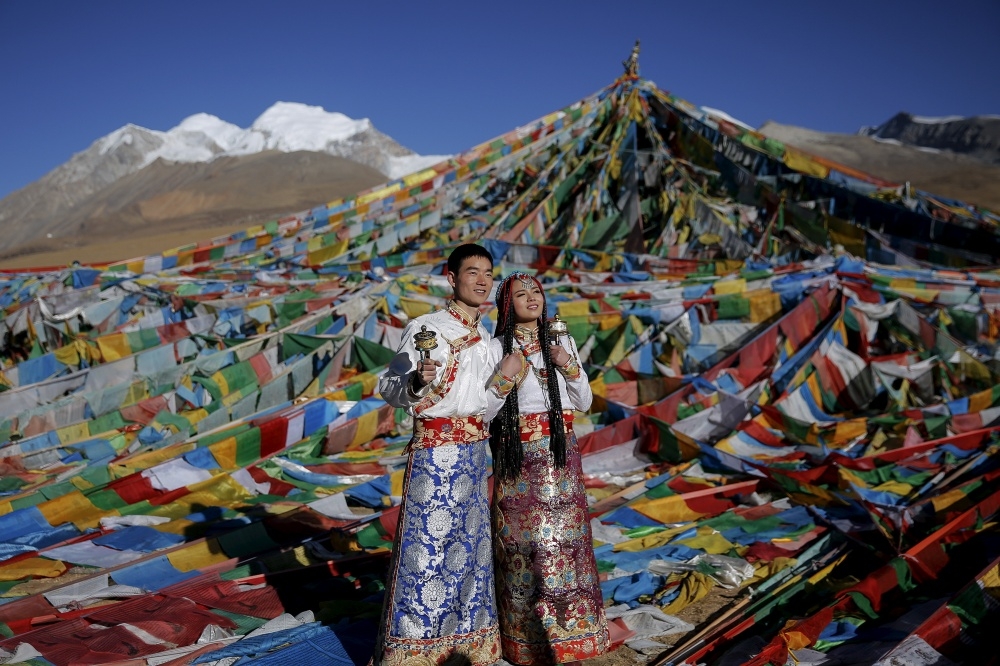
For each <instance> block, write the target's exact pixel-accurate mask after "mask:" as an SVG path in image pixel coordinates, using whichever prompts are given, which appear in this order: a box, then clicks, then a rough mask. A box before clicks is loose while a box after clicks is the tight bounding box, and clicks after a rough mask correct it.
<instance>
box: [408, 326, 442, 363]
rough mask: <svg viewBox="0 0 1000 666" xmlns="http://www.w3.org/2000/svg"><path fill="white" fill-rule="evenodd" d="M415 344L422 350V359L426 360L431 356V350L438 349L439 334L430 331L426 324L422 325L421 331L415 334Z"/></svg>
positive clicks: (419, 350)
mask: <svg viewBox="0 0 1000 666" xmlns="http://www.w3.org/2000/svg"><path fill="white" fill-rule="evenodd" d="M413 346H414V347H416V348H417V351H418V352H420V359H421V360H426V359H429V358H430V357H431V350H432V349H437V346H438V343H437V334H436V333H434V331H428V330H427V327H426V326H421V327H420V332H419V333H414V335H413Z"/></svg>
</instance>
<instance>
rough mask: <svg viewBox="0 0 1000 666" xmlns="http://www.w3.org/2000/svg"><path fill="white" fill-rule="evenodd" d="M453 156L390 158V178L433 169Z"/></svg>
mask: <svg viewBox="0 0 1000 666" xmlns="http://www.w3.org/2000/svg"><path fill="white" fill-rule="evenodd" d="M450 157H451V155H404V156H402V157H390V158H389V174H388V176H389V178H402V177H403V176H408V175H410V174H411V173H416V172H417V171H421V170H422V169H426V168H428V167H432V166H434V165H435V164H439V163H441V162H444V161H445V160H447V159H449V158H450Z"/></svg>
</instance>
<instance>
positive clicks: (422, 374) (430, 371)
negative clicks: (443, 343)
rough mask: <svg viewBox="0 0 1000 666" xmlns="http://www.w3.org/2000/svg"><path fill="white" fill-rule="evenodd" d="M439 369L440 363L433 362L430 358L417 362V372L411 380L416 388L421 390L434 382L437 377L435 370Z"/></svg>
mask: <svg viewBox="0 0 1000 666" xmlns="http://www.w3.org/2000/svg"><path fill="white" fill-rule="evenodd" d="M440 367H441V361H435V360H434V359H432V358H427V359H421V360H419V361H417V371H416V374H415V375H414V378H413V381H414V383H415V384H416V385H417V388H423V387H425V386H427V385H428V384H430V383H431V382H432V381H434V378H435V377H436V376H437V369H438V368H440Z"/></svg>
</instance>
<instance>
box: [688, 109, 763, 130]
mask: <svg viewBox="0 0 1000 666" xmlns="http://www.w3.org/2000/svg"><path fill="white" fill-rule="evenodd" d="M701 110H702V112H704V113H706V114H708V115H710V116H714V117H716V118H719V119H720V120H725V121H726V122H729V123H732V124H734V125H738V126H740V127H742V128H743V129H745V130H750V131H753V127H751V126H750V125H747V124H746V123H745V122H743V121H742V120H737V119H736V118H733V117H732V116H731V115H729V114H728V113H726V112H725V111H720V110H719V109H713V108H712V107H710V106H703V107H701Z"/></svg>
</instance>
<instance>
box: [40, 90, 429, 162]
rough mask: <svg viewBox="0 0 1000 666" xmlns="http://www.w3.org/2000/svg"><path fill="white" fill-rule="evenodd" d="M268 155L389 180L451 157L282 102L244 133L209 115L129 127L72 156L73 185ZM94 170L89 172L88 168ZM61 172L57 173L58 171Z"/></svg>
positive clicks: (369, 127) (319, 110) (361, 124)
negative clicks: (352, 166)
mask: <svg viewBox="0 0 1000 666" xmlns="http://www.w3.org/2000/svg"><path fill="white" fill-rule="evenodd" d="M265 150H277V151H280V152H283V153H291V152H296V151H308V152H316V153H327V154H328V155H336V156H337V157H346V158H348V159H351V160H353V161H355V162H360V163H361V164H365V165H367V166H370V167H372V168H374V169H377V170H378V171H381V172H382V173H384V174H385V175H386V176H388V177H390V178H397V177H399V176H402V175H405V174H406V173H409V172H410V171H411V170H416V169H419V168H422V167H424V166H428V165H431V164H435V163H437V162H440V161H441V160H444V159H447V157H448V156H446V155H427V156H422V155H416V154H415V153H414V152H413V151H411V150H409V149H407V148H404V147H403V146H401V145H399V144H398V143H396V142H395V141H393V140H392V139H391V138H389V137H388V136H386V135H385V134H382V133H381V132H379V131H378V130H376V129H375V127H374V126H373V125H372V123H371V121H370V120H368V119H367V118H362V119H361V120H354V119H352V118H349V117H347V116H345V115H344V114H342V113H336V112H330V111H326V110H324V109H323V108H322V107H318V106H308V105H306V104H298V103H295V102H278V103H277V104H275V105H274V106H272V107H271V108H269V109H268V110H267V111H265V112H264V113H263V114H261V116H260V117H259V118H257V120H255V121H254V122H253V124H252V125H251V126H250V127H249V128H247V129H243V128H241V127H239V126H237V125H234V124H232V123H229V122H226V121H224V120H222V119H220V118H217V117H216V116H213V115H211V114H208V113H197V114H195V115H193V116H189V117H188V118H185V119H184V120H183V121H181V123H180V124H179V125H177V127H174V128H173V129H170V130H167V131H165V132H161V131H157V130H150V129H146V128H144V127H139V126H138V125H132V124H129V125H125V126H124V127H121V128H119V129H117V130H115V131H114V132H112V133H111V134H108V135H107V136H105V137H102V138H100V139H98V140H97V141H95V142H94V143H93V145H91V146H90V148H88V149H87V150H86V151H84V152H82V153H78V154H76V155H74V156H73V158H72V159H71V160H70V162H69V163H68V164H67V166H73V167H74V168H72V169H71V170H69V171H68V172H66V175H67V176H68V177H69V178H68V180H74V179H75V177H79V176H84V175H85V174H86V172H87V171H89V170H94V168H97V169H100V168H101V166H102V165H101V164H100V162H102V161H104V160H109V161H113V162H114V163H117V164H118V165H120V166H121V167H124V168H125V170H126V171H125V172H126V173H134V172H135V171H138V170H139V169H142V168H144V167H146V166H148V165H150V164H152V163H153V162H155V161H156V160H157V159H162V160H166V161H168V162H181V163H185V162H186V163H191V162H210V161H212V160H214V159H217V158H219V157H231V156H239V155H252V154H254V153H260V152H263V151H265ZM88 167H89V168H88ZM59 170H60V169H57V170H56V171H59Z"/></svg>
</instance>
